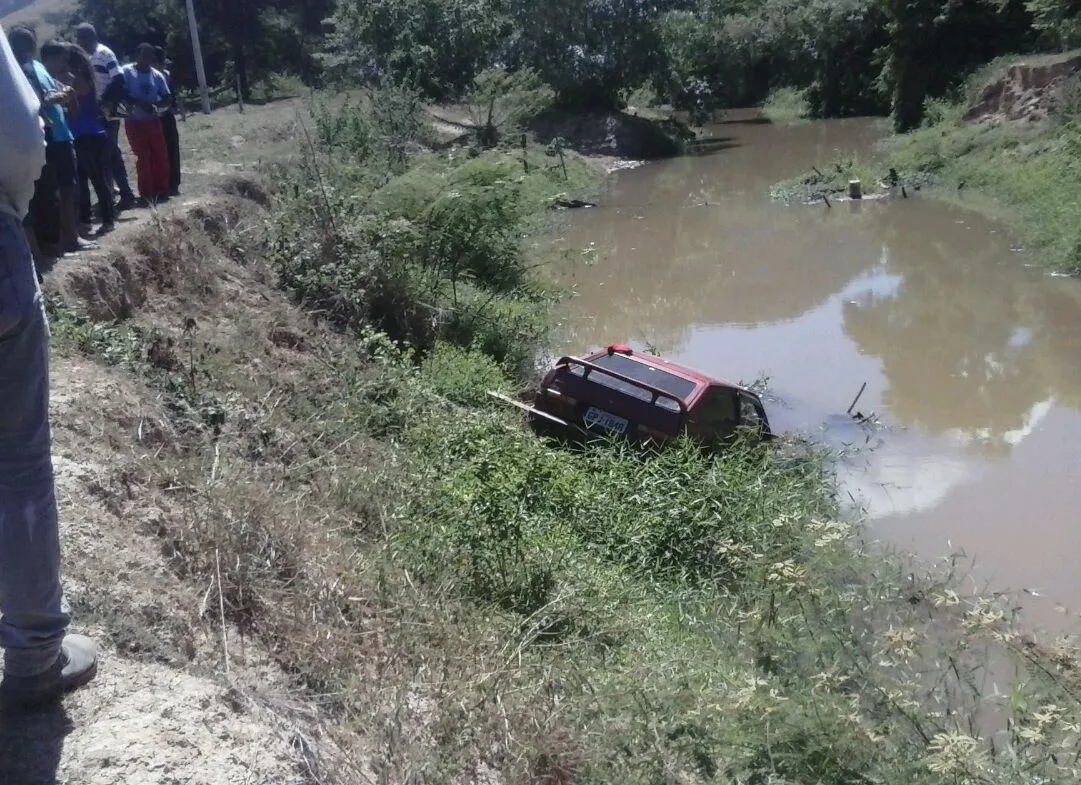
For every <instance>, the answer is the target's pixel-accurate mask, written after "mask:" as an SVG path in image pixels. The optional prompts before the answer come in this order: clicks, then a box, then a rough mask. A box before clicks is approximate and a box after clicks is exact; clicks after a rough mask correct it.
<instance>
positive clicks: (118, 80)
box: [75, 22, 135, 210]
mask: <svg viewBox="0 0 1081 785" xmlns="http://www.w3.org/2000/svg"><path fill="white" fill-rule="evenodd" d="M75 42H76V43H77V44H78V45H79V46H80V47H81V48H82V50H83V51H84V52H86V54H87V56H89V57H90V65H91V66H92V67H93V69H94V81H95V84H96V86H97V91H98V101H99V102H100V103H101V105H102V107H104V108H107V107H110V106H114V105H115V104H117V103H118V102H119V101H121V100H123V98H124V94H125V89H126V88H125V84H124V74H123V73H122V72H121V70H120V61H119V60H117V59H116V54H115V53H114V52H113V50H112V49H110V48H109V47H107V46H106V45H105V44H103V43H101V41H99V40H98V31H97V30H96V29H95V28H94V25H92V24H90V23H89V22H83V23H82V24H81V25H79V26H78V27H76V28H75ZM105 130H106V132H107V133H108V135H109V149H108V151H107V152H108V156H109V166H108V167H107V169H108V172H109V174H110V175H111V177H110V179H111V180H112V181H113V182H114V183H115V184H116V187H117V188H118V189H119V190H120V202H119V204H117V206H116V209H117V210H130V209H131V208H133V207H135V194H133V193H132V191H131V185H130V184H129V182H128V170H127V167H126V166H125V165H124V156H123V155H122V154H121V152H120V120H119V119H116V120H114V119H111V118H110V119H108V120H107V122H106V124H105Z"/></svg>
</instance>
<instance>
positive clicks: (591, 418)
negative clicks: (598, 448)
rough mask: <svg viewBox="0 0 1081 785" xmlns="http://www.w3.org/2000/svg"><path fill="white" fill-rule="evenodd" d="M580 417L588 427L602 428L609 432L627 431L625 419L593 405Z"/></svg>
mask: <svg viewBox="0 0 1081 785" xmlns="http://www.w3.org/2000/svg"><path fill="white" fill-rule="evenodd" d="M582 419H583V420H584V421H585V424H586V426H587V427H589V428H593V427H597V428H602V429H604V430H606V431H609V432H611V433H626V431H627V421H626V420H625V419H624V418H622V417H616V415H614V414H610V413H609V412H606V411H604V410H603V409H598V408H597V407H595V406H590V407H589V408H588V409H586V413H585V416H584V417H583V418H582Z"/></svg>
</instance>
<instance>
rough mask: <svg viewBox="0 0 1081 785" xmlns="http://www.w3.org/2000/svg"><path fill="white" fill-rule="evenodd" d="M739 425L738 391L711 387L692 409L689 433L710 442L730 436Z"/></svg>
mask: <svg viewBox="0 0 1081 785" xmlns="http://www.w3.org/2000/svg"><path fill="white" fill-rule="evenodd" d="M737 425H739V408H738V401H737V398H736V391H735V390H732V389H729V388H726V387H716V386H715V387H710V388H709V389H708V390H706V392H705V393H704V394H703V395H702V397H701V399H699V400H698V401H697V402H696V403H695V404H694V406H692V407H691V412H690V417H689V418H688V422H687V432H688V434H689V435H690V436H692V437H693V438H695V439H698V440H699V441H703V442H709V441H714V440H717V439H724V438H725V437H727V436H730V435H731V434H732V432H733V431H734V430H735V429H736V426H737Z"/></svg>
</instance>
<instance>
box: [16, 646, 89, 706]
mask: <svg viewBox="0 0 1081 785" xmlns="http://www.w3.org/2000/svg"><path fill="white" fill-rule="evenodd" d="M97 672H98V647H97V646H96V645H95V644H94V641H92V640H90V638H87V637H86V636H85V635H71V634H69V635H65V636H64V642H63V643H62V644H61V645H60V655H59V656H58V657H57V658H56V662H55V663H54V664H53V666H52V667H51V668H49V669H48V670H47V671H45V672H44V673H42V674H41V675H40V676H5V677H4V680H3V682H0V707H3V708H9V709H11V708H13V709H20V708H32V707H34V706H39V705H41V704H44V703H49V702H51V701H54V700H56V699H57V698H59V697H60V696H62V695H63V694H64V693H65V692H70V691H71V690H74V689H76V688H78V687H82V686H83V685H84V684H87V683H88V682H90V680H91V679H93V678H94V676H96V675H97Z"/></svg>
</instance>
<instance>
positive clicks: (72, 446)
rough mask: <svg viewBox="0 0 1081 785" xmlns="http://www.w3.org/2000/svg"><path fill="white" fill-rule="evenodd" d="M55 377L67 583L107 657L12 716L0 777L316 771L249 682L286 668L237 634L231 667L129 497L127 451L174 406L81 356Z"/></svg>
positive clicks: (131, 778) (240, 776) (1, 739)
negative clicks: (93, 671)
mask: <svg viewBox="0 0 1081 785" xmlns="http://www.w3.org/2000/svg"><path fill="white" fill-rule="evenodd" d="M52 382H53V395H52V417H53V428H54V442H55V444H54V463H55V467H56V474H57V491H58V501H59V505H60V510H61V520H62V524H61V533H62V540H63V548H64V557H65V581H64V582H65V592H66V594H67V596H68V599H69V602H70V603H71V606H72V610H73V614H74V617H75V629H77V630H79V631H82V632H86V633H89V634H90V635H92V636H94V637H95V639H97V640H98V641H99V642H100V643H101V644H102V647H103V651H102V657H101V667H100V673H99V676H98V678H97V679H96V680H95V681H94V682H92V684H91V685H90V686H88V687H87V688H85V689H83V690H80V691H78V692H76V693H73V694H72V695H70V696H69V697H68V698H67V699H66V700H65V702H64V704H63V706H61V707H57V708H55V709H49V710H42V711H39V712H35V713H29V714H19V715H17V716H7V717H2V718H0V783H4V785H7V783H11V784H12V785H14V783H26V784H27V785H30V784H31V783H33V784H34V785H37V784H38V783H53V782H60V783H73V784H74V783H86V784H94V783H101V784H102V785H105V783H110V784H112V783H132V785H142V784H143V783H146V784H147V785H149V784H150V783H207V785H226V783H230V784H231V783H291V782H302V781H304V780H303V779H302V777H301V773H302V769H301V767H300V763H299V760H298V757H297V754H296V752H295V751H294V745H293V743H292V733H293V731H292V730H291V726H290V723H287V722H284V721H283V720H282V719H281V717H280V716H278V715H275V713H274V712H273V711H270V710H268V709H266V708H265V707H263V706H260V705H259V703H260V702H259V701H257V700H255V699H253V698H252V697H251V696H252V695H253V694H254V693H253V692H252V689H251V688H250V687H249V686H248V685H250V684H252V683H255V682H256V681H261V682H262V683H263V685H264V688H265V685H268V684H269V685H273V684H274V682H275V681H282V679H281V677H280V675H277V674H274V673H273V672H272V671H273V669H272V668H271V667H270V666H269V665H268V664H267V662H265V661H264V660H263V658H262V657H261V656H260V654H259V653H258V652H254V651H253V652H246V651H245V650H244V647H243V646H242V645H238V641H237V640H234V642H233V644H232V645H233V650H232V651H231V667H232V671H233V672H232V673H230V674H226V673H224V672H223V670H222V668H221V667H220V663H219V662H218V659H219V657H218V653H219V652H220V651H221V643H220V639H219V637H218V635H217V634H216V633H211V632H210V631H209V628H208V626H207V625H203V624H202V623H201V622H200V615H201V614H200V610H201V599H200V597H198V596H195V593H194V592H192V590H191V588H190V587H186V586H184V585H183V584H181V582H180V581H179V580H178V579H177V578H176V577H175V576H174V575H173V574H172V572H171V571H170V570H169V569H168V566H167V564H166V562H165V558H164V556H163V554H162V549H161V546H160V544H159V543H158V542H156V541H155V540H154V539H153V537H152V536H151V532H150V529H149V528H148V527H149V526H151V525H152V522H153V515H152V512H153V511H152V510H151V509H146V508H145V506H143V514H142V515H138V516H131V515H130V511H131V510H139V509H140V506H141V505H139V504H138V503H137V500H136V503H135V504H132V503H130V501H131V500H130V499H129V500H128V503H126V504H125V505H123V509H122V508H121V505H119V504H118V502H117V500H116V499H115V494H117V493H119V492H120V488H121V487H122V484H118V483H119V481H120V480H121V479H122V478H124V477H126V476H129V473H130V472H131V470H132V467H131V466H130V465H128V461H129V460H130V456H125V455H124V454H123V453H118V452H117V448H118V447H119V446H120V444H122V443H123V442H125V441H126V442H127V443H128V444H129V445H130V444H131V435H132V434H131V433H130V432H127V433H126V432H125V431H138V430H139V428H140V427H141V428H144V429H145V428H148V427H149V423H150V422H151V421H152V420H153V418H155V417H158V416H160V412H156V411H155V407H154V402H153V401H148V400H146V398H145V393H141V392H140V390H139V388H138V387H137V386H136V385H135V384H134V383H132V382H131V381H130V380H128V379H126V378H125V377H124V376H123V375H122V374H121V373H119V372H114V371H113V370H111V369H109V368H104V367H102V366H99V365H97V364H95V363H92V362H89V361H86V360H82V359H77V358H66V357H56V358H54V362H53V368H52ZM125 495H128V496H131V497H136V496H137V495H138V490H133V491H132V492H131V493H127V494H125ZM148 503H149V500H148ZM245 680H246V683H245Z"/></svg>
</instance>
